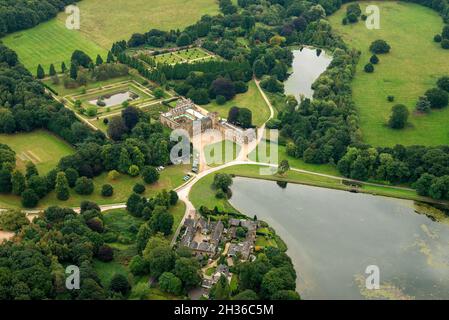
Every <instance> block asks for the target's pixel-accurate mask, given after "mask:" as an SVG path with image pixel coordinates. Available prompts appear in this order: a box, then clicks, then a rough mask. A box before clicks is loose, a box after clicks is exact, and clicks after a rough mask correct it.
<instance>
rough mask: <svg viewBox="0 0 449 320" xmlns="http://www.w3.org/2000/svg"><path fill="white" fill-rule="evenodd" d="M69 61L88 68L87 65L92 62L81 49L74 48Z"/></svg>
mask: <svg viewBox="0 0 449 320" xmlns="http://www.w3.org/2000/svg"><path fill="white" fill-rule="evenodd" d="M70 61H71V63H72V64H75V65H77V66H82V67H84V68H89V66H90V65H91V64H92V59H91V58H90V57H89V56H88V55H87V54H86V53H84V52H83V51H81V50H75V51H74V52H73V54H72V57H71V59H70Z"/></svg>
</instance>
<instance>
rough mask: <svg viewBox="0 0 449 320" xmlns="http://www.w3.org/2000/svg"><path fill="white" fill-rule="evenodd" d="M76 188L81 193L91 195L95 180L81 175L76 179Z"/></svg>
mask: <svg viewBox="0 0 449 320" xmlns="http://www.w3.org/2000/svg"><path fill="white" fill-rule="evenodd" d="M74 190H75V192H76V193H78V194H81V195H90V194H92V193H93V192H94V182H93V181H92V179H89V178H87V177H80V178H78V179H77V180H76V184H75V188H74Z"/></svg>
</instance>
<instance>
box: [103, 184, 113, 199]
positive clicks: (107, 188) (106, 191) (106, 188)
mask: <svg viewBox="0 0 449 320" xmlns="http://www.w3.org/2000/svg"><path fill="white" fill-rule="evenodd" d="M113 194H114V188H113V187H112V186H111V185H110V184H104V185H103V186H102V187H101V195H102V196H103V197H112V195H113Z"/></svg>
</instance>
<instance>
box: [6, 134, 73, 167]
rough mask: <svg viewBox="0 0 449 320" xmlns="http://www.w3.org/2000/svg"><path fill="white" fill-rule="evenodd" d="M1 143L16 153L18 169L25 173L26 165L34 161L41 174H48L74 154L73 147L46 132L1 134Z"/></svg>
mask: <svg viewBox="0 0 449 320" xmlns="http://www.w3.org/2000/svg"><path fill="white" fill-rule="evenodd" d="M0 143H3V144H7V145H9V146H10V147H11V148H12V149H13V150H14V151H15V152H16V158H17V168H19V169H20V170H22V171H23V172H25V165H26V163H27V162H28V161H32V162H33V163H34V164H36V167H37V169H38V171H39V173H41V174H46V173H47V172H49V171H50V170H51V169H53V168H54V167H56V165H57V164H58V162H59V159H61V158H62V157H65V156H67V155H69V154H71V153H73V152H74V149H73V147H72V146H71V145H69V144H68V143H67V142H65V141H64V140H62V139H61V138H59V137H57V136H56V135H54V134H52V133H50V132H48V131H45V130H35V131H33V132H29V133H16V134H11V135H6V134H0Z"/></svg>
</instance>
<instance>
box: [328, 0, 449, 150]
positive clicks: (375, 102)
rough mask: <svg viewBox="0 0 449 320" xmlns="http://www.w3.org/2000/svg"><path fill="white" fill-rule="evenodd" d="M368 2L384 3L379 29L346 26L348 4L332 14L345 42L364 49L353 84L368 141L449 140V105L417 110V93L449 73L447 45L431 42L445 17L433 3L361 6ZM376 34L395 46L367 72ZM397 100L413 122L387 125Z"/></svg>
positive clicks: (435, 142)
mask: <svg viewBox="0 0 449 320" xmlns="http://www.w3.org/2000/svg"><path fill="white" fill-rule="evenodd" d="M368 4H375V5H377V6H379V7H380V19H381V20H380V23H381V26H380V27H381V29H380V30H368V29H367V28H366V27H365V24H364V23H363V22H358V23H356V24H354V25H346V26H344V25H343V24H342V23H341V21H342V18H343V16H344V13H345V12H346V9H345V8H346V7H343V8H342V9H340V10H339V11H338V12H337V13H336V14H334V15H332V16H331V17H330V18H329V20H330V22H331V24H332V26H333V28H335V29H336V31H337V32H338V33H339V34H341V35H342V36H343V38H344V40H345V41H346V43H348V44H349V45H350V46H351V47H354V48H357V49H359V50H361V52H362V55H361V59H360V62H359V65H358V66H357V75H356V77H355V80H354V81H353V85H352V87H353V96H354V101H355V103H356V105H357V107H358V110H359V113H360V124H361V128H362V132H363V138H364V140H365V142H367V143H370V144H372V145H376V146H392V145H395V144H403V145H412V144H423V145H439V144H448V143H449V126H448V125H447V123H448V122H449V108H446V109H444V110H440V111H432V113H431V114H429V115H416V114H413V111H414V107H415V105H416V101H417V100H418V97H419V96H422V95H423V94H424V92H425V91H426V90H427V89H429V88H430V87H433V86H435V84H436V81H437V79H438V77H440V76H442V75H449V63H448V61H449V51H447V50H443V49H442V48H441V47H440V45H439V44H437V43H435V42H433V37H434V35H435V34H437V33H441V30H442V27H443V21H442V19H441V17H440V16H439V15H438V14H437V13H436V12H435V11H433V10H431V9H429V8H426V7H423V6H420V5H416V4H411V3H404V2H380V1H369V2H363V3H361V7H362V12H364V11H365V7H366V6H367V5H368ZM376 39H383V40H386V41H387V42H388V43H389V44H390V46H391V52H390V53H388V54H386V55H379V58H380V63H379V64H378V65H377V66H376V67H375V71H374V73H372V74H368V73H365V72H364V71H363V66H364V65H365V64H366V63H367V62H368V60H369V57H370V55H371V54H370V53H369V50H368V48H369V45H370V44H371V42H372V41H374V40H376ZM389 95H393V96H395V102H394V103H390V102H387V96H389ZM396 103H402V104H405V105H406V106H407V107H408V108H409V110H410V111H411V112H412V114H411V116H410V118H409V122H410V126H409V127H407V128H405V129H403V130H393V129H390V128H388V127H387V126H386V125H385V124H386V122H387V120H388V117H389V115H390V112H391V107H392V106H393V105H394V104H396Z"/></svg>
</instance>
